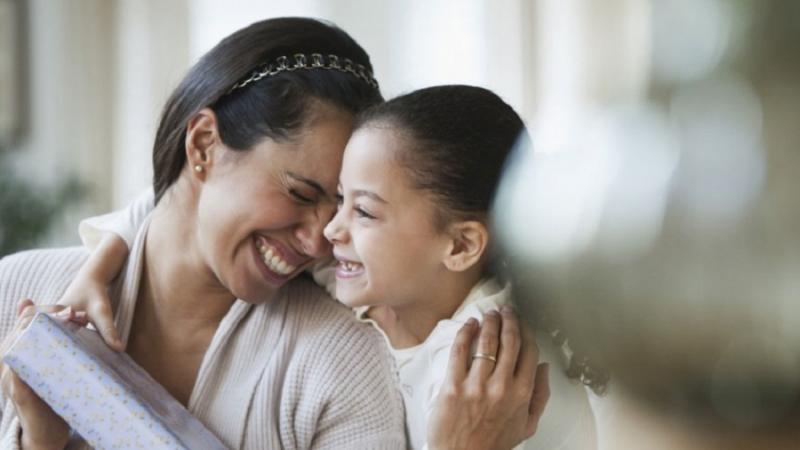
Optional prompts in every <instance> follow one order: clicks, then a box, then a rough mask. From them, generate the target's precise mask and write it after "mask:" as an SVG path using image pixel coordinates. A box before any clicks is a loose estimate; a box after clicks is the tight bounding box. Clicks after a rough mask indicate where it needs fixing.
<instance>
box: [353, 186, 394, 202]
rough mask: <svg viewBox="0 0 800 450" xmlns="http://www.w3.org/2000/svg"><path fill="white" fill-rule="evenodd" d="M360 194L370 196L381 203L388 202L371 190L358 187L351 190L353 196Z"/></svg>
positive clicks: (359, 195)
mask: <svg viewBox="0 0 800 450" xmlns="http://www.w3.org/2000/svg"><path fill="white" fill-rule="evenodd" d="M361 196H364V197H369V198H371V199H373V200H375V201H378V202H381V203H389V202H387V201H386V200H384V199H383V198H382V197H381V196H380V195H378V194H376V193H374V192H372V191H366V190H364V189H358V190H355V191H353V197H361Z"/></svg>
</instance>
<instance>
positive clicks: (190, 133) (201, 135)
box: [186, 108, 220, 179]
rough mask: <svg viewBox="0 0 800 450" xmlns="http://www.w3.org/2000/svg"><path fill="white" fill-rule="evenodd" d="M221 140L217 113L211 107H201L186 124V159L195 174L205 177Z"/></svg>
mask: <svg viewBox="0 0 800 450" xmlns="http://www.w3.org/2000/svg"><path fill="white" fill-rule="evenodd" d="M219 142H220V139H219V131H218V129H217V115H216V114H214V111H212V110H211V108H203V109H201V110H200V111H199V112H198V113H197V114H195V115H194V116H192V118H191V119H190V120H189V123H188V124H187V125H186V161H187V162H188V164H189V167H190V168H191V169H192V172H194V174H195V176H197V177H200V178H202V179H205V176H206V173H208V170H209V169H210V168H211V165H212V162H213V160H214V158H212V156H213V152H214V149H215V148H216V144H218V143H219Z"/></svg>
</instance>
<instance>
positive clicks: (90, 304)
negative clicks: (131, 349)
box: [58, 233, 128, 351]
mask: <svg viewBox="0 0 800 450" xmlns="http://www.w3.org/2000/svg"><path fill="white" fill-rule="evenodd" d="M127 255H128V247H127V246H126V245H125V241H123V240H122V238H120V237H119V236H117V235H115V234H112V233H109V234H108V235H107V236H105V237H104V238H103V239H102V240H101V242H100V244H99V245H98V246H97V248H96V249H95V250H94V251H93V252H92V254H91V255H90V256H89V259H88V260H87V261H86V262H85V263H84V265H83V266H82V267H81V269H80V271H78V274H77V275H76V276H75V278H74V279H73V280H72V282H71V283H70V285H69V287H68V288H67V290H66V291H65V292H64V295H63V296H62V297H61V299H60V300H59V301H58V304H59V305H64V306H69V307H72V309H73V310H75V311H81V312H85V313H86V316H87V318H88V320H89V322H91V323H92V324H93V325H94V326H95V328H97V331H98V332H99V333H100V335H101V336H102V337H103V340H104V341H105V342H106V344H108V346H109V347H111V348H113V349H114V350H117V351H122V350H124V346H123V343H122V340H121V339H120V337H119V332H118V331H117V327H116V326H115V325H114V313H113V310H112V308H111V298H110V297H109V295H108V286H109V284H110V283H111V281H112V280H113V279H114V278H116V276H117V275H118V274H119V272H120V271H121V270H122V266H123V264H124V262H125V258H126V257H127Z"/></svg>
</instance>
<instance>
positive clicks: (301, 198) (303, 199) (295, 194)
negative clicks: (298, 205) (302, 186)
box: [289, 189, 314, 203]
mask: <svg viewBox="0 0 800 450" xmlns="http://www.w3.org/2000/svg"><path fill="white" fill-rule="evenodd" d="M289 193H290V194H292V197H294V198H296V199H297V200H299V201H301V202H302V203H314V199H312V198H309V197H306V196H305V195H303V194H301V193H300V192H298V191H297V190H295V189H289Z"/></svg>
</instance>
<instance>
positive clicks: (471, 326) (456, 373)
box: [445, 318, 478, 386]
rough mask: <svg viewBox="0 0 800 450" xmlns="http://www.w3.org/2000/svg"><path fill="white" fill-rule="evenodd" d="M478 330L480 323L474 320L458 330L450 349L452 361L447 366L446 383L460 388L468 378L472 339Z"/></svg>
mask: <svg viewBox="0 0 800 450" xmlns="http://www.w3.org/2000/svg"><path fill="white" fill-rule="evenodd" d="M477 329H478V321H477V320H475V319H474V318H470V319H469V320H467V323H465V324H464V326H462V327H461V329H460V330H458V334H456V338H455V340H454V341H453V346H452V347H451V348H450V360H449V361H448V364H447V375H446V376H445V383H451V384H452V385H454V386H460V385H461V383H463V381H464V379H465V378H466V377H467V372H468V370H469V357H470V348H472V339H473V338H474V337H475V332H476V331H477Z"/></svg>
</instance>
